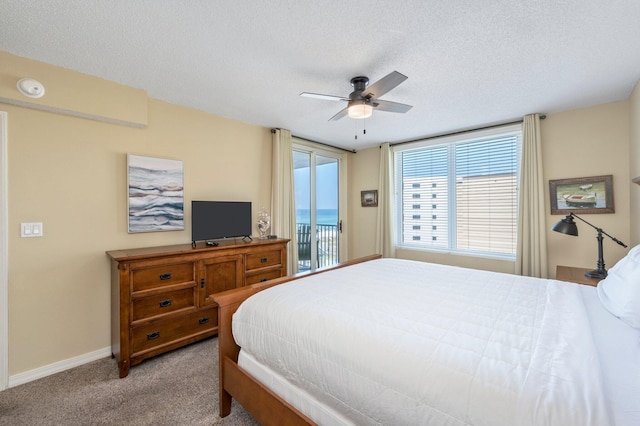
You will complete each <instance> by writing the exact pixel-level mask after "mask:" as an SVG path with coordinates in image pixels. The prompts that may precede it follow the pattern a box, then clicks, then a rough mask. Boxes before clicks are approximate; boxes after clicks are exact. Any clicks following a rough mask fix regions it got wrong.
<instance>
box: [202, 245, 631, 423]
mask: <svg viewBox="0 0 640 426" xmlns="http://www.w3.org/2000/svg"><path fill="white" fill-rule="evenodd" d="M639 250H640V248H634V249H633V250H632V251H631V252H630V253H629V255H628V256H627V257H626V258H625V259H623V260H622V261H620V262H619V264H616V265H615V266H614V267H613V268H612V269H611V270H610V275H609V277H608V278H607V279H606V280H605V281H603V282H601V284H600V285H599V286H598V288H595V287H591V286H584V285H579V284H575V283H567V282H561V281H556V280H543V279H537V278H529V277H521V276H515V275H510V274H499V273H491V272H486V271H479V270H472V269H465V268H459V267H451V266H444V265H437V264H429V263H425V262H415V261H408V260H400V259H381V258H379V256H370V257H368V258H363V259H358V260H355V261H352V262H347V263H346V264H344V265H340V266H339V267H337V268H332V269H331V270H327V271H322V272H318V273H314V274H307V275H305V276H301V277H284V278H282V279H279V280H273V281H270V282H265V283H260V284H256V285H252V286H248V287H245V288H242V289H237V290H232V291H229V292H225V293H223V294H221V295H219V296H217V297H216V298H215V300H216V302H217V303H218V305H219V335H218V339H219V340H218V347H219V351H220V353H219V360H220V361H219V362H220V401H219V402H220V415H221V416H223V417H224V416H226V415H228V414H229V413H230V409H231V400H232V398H233V399H236V400H237V401H238V402H239V403H240V404H241V405H242V406H243V407H244V408H246V409H247V410H248V411H249V412H250V413H251V414H252V415H253V416H254V417H255V418H256V419H257V420H258V421H259V422H260V423H261V424H264V425H269V424H278V425H283V424H322V425H325V424H326V425H345V424H376V425H389V424H395V425H399V424H402V425H405V424H407V425H408V424H430V425H541V424H544V425H574V424H575V425H623V426H626V425H638V424H640V312H638V311H640V304H639V303H638V302H639V301H640V296H638V294H640V290H636V288H637V287H638V286H640V276H639V275H638V273H640V272H636V269H637V271H640V251H639ZM634 280H635V281H634ZM634 284H635V285H634ZM636 293H637V294H636ZM636 297H638V298H637V299H636ZM240 348H242V349H240Z"/></svg>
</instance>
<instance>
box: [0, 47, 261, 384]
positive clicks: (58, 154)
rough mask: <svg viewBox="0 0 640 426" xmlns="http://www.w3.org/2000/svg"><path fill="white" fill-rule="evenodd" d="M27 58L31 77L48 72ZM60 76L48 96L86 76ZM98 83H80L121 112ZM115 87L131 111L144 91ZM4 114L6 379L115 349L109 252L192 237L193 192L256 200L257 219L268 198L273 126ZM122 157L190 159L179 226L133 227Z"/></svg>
mask: <svg viewBox="0 0 640 426" xmlns="http://www.w3.org/2000/svg"><path fill="white" fill-rule="evenodd" d="M6 58H7V57H6V56H5V57H3V58H2V59H6ZM9 59H10V60H11V57H9ZM19 62H20V64H18V65H16V68H19V67H20V66H21V64H22V62H23V60H22V59H20V60H19ZM29 62H30V64H29V66H30V71H31V72H33V73H35V74H31V75H30V76H31V77H35V76H36V75H37V74H39V73H40V74H42V73H43V71H47V72H48V71H50V66H47V65H45V64H39V63H36V62H33V61H29ZM7 70H9V71H8V72H7ZM12 72H13V69H12V68H11V65H7V64H6V63H5V64H4V65H3V68H1V69H0V86H1V87H0V95H2V94H5V93H11V91H12V90H15V89H13V88H15V81H16V80H17V79H16V78H14V77H16V76H12V75H11V74H12ZM44 74H46V72H44ZM55 74H56V75H57V76H58V77H60V78H59V79H56V80H54V81H49V83H47V86H46V90H47V95H46V96H45V97H47V96H48V95H49V94H50V93H51V94H52V95H53V94H55V92H56V91H57V90H60V91H66V92H74V90H73V87H67V85H73V84H74V81H76V79H80V80H81V81H82V80H83V79H84V78H85V76H82V75H81V74H77V73H73V72H70V71H67V70H61V69H57V70H55ZM102 82H103V81H101V80H99V79H96V80H95V81H94V82H93V84H92V85H90V86H89V87H86V88H83V90H88V91H89V93H87V94H86V95H87V97H91V98H95V99H102V98H103V97H106V98H108V99H110V101H109V102H111V103H112V104H113V107H114V108H113V109H118V107H119V105H118V98H117V97H116V98H115V100H114V98H113V97H112V94H113V83H108V82H107V84H102ZM58 85H61V86H62V87H58ZM129 90H131V92H130V91H129ZM118 92H119V93H120V94H121V95H120V96H121V98H120V99H121V102H120V103H121V104H122V105H120V106H121V107H122V108H124V109H126V108H128V106H127V103H128V102H129V101H130V100H131V97H130V96H129V95H130V94H132V96H133V98H136V99H138V98H139V91H138V90H137V89H127V88H125V87H123V86H119V88H118ZM110 94H111V95H110ZM52 97H53V96H52ZM65 102H68V104H67V105H66V106H65V108H66V109H70V110H73V111H75V112H82V111H83V110H84V109H85V105H86V104H85V97H84V96H80V97H78V98H77V102H73V99H72V100H71V101H68V100H66V101H65ZM53 107H54V108H55V107H56V105H53ZM0 110H3V111H7V113H8V163H9V174H8V182H9V191H8V201H9V202H8V206H9V374H10V375H15V374H18V373H21V372H25V371H29V370H33V369H36V368H38V367H42V366H46V365H49V364H52V363H54V362H58V361H62V360H67V359H69V358H72V357H75V356H81V355H84V354H87V353H90V352H93V351H99V350H103V349H105V348H108V347H109V344H110V338H109V330H110V293H109V286H110V269H109V261H108V258H107V255H106V254H105V251H106V250H113V249H120V248H130V247H144V246H154V245H165V244H174V243H189V242H190V239H191V227H190V226H191V224H190V220H189V218H190V212H191V210H190V201H191V200H193V199H218V200H248V201H252V202H253V205H254V209H253V210H254V212H253V213H254V216H255V215H256V214H257V211H258V208H257V207H256V206H261V205H269V204H270V195H269V194H270V180H271V163H270V161H265V160H264V159H265V158H267V159H268V158H270V155H271V148H270V147H271V135H270V131H269V129H265V128H262V127H258V126H253V125H248V124H245V123H240V122H237V121H233V120H228V119H224V118H220V117H217V116H213V115H210V114H205V113H202V112H199V111H195V110H190V109H187V108H182V107H179V106H175V105H170V104H167V103H164V102H160V101H157V100H153V99H147V100H146V101H145V103H144V114H143V115H144V116H145V117H146V118H145V120H147V119H148V126H146V127H144V128H133V127H129V126H123V125H116V124H108V123H103V122H99V121H95V120H88V119H84V118H77V117H74V116H69V115H63V114H58V113H51V112H45V111H39V110H34V109H32V108H25V107H20V106H14V105H7V104H0ZM137 111H138V112H139V109H138V110H137ZM108 113H109V112H108V111H107V112H106V113H105V112H104V111H103V112H100V114H108ZM136 114H137V112H136ZM136 114H134V115H136ZM127 153H135V154H142V155H149V156H156V157H165V158H174V159H179V160H182V161H183V162H184V181H185V219H186V220H185V229H184V231H172V232H153V233H142V234H128V233H127V198H126V154H127ZM238 153H241V154H240V155H239V154H238ZM21 222H42V223H43V229H44V236H43V237H42V238H21V237H20V223H21ZM114 368H115V367H114Z"/></svg>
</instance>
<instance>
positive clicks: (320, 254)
mask: <svg viewBox="0 0 640 426" xmlns="http://www.w3.org/2000/svg"><path fill="white" fill-rule="evenodd" d="M297 225H298V227H297V229H298V235H297V237H298V270H300V271H308V270H310V269H314V267H318V268H323V267H325V266H331V265H335V264H336V263H338V260H339V253H338V227H337V226H336V225H316V231H315V236H316V243H317V246H316V247H317V258H316V261H317V265H313V264H312V262H311V232H310V230H311V225H309V224H308V223H298V224H297Z"/></svg>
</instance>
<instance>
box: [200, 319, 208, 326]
mask: <svg viewBox="0 0 640 426" xmlns="http://www.w3.org/2000/svg"><path fill="white" fill-rule="evenodd" d="M208 322H209V317H204V318H200V319H199V320H198V324H200V325H202V324H206V323H208Z"/></svg>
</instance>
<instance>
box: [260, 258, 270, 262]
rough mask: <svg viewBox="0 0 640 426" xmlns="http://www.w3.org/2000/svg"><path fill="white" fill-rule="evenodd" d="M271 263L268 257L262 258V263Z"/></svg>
mask: <svg viewBox="0 0 640 426" xmlns="http://www.w3.org/2000/svg"><path fill="white" fill-rule="evenodd" d="M268 261H269V258H268V257H261V258H260V263H267V262H268Z"/></svg>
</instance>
